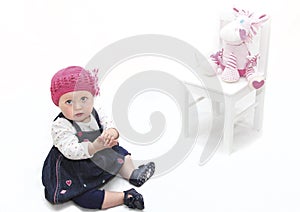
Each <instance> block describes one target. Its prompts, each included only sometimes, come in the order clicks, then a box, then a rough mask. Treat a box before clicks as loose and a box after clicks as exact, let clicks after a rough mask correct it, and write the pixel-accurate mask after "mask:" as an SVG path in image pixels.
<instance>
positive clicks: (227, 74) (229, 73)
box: [221, 53, 240, 82]
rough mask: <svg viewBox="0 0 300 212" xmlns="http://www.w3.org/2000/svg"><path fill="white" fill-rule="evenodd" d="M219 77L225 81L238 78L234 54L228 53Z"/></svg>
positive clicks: (234, 80) (233, 80) (232, 80)
mask: <svg viewBox="0 0 300 212" xmlns="http://www.w3.org/2000/svg"><path fill="white" fill-rule="evenodd" d="M221 77H222V80H224V81H225V82H236V81H238V80H239V79H240V75H239V72H238V70H237V65H236V56H235V55H234V54H232V53H231V54H230V56H229V58H228V61H227V63H226V66H225V69H224V70H223V72H222V75H221Z"/></svg>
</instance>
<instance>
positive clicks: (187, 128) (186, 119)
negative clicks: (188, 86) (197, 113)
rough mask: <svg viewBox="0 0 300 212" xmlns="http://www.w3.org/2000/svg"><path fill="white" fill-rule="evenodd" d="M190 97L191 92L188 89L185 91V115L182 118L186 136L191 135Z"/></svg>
mask: <svg viewBox="0 0 300 212" xmlns="http://www.w3.org/2000/svg"><path fill="white" fill-rule="evenodd" d="M189 102H190V99H189V93H188V91H185V92H184V94H183V113H182V114H183V115H182V119H183V122H182V124H183V127H182V129H183V131H184V132H183V133H184V136H185V137H189V135H190V118H189V116H190V108H189V107H190V105H189Z"/></svg>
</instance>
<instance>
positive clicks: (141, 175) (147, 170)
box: [129, 162, 155, 187]
mask: <svg viewBox="0 0 300 212" xmlns="http://www.w3.org/2000/svg"><path fill="white" fill-rule="evenodd" d="M154 171H155V164H154V163H153V162H149V163H147V164H146V165H141V166H139V168H138V169H135V170H134V171H133V172H132V174H131V176H130V179H129V182H130V183H131V184H132V185H135V186H137V187H140V186H141V185H143V184H144V183H145V182H146V181H147V180H149V178H150V177H152V175H153V174H154Z"/></svg>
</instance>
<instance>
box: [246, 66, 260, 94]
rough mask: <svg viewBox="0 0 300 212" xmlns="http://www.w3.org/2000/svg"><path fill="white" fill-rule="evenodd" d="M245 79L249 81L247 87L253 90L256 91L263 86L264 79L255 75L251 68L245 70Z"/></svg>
mask: <svg viewBox="0 0 300 212" xmlns="http://www.w3.org/2000/svg"><path fill="white" fill-rule="evenodd" d="M245 77H246V78H247V80H248V81H249V86H250V87H251V88H253V89H257V90H258V89H260V88H262V86H263V85H264V84H265V78H264V77H263V76H260V75H258V74H257V73H255V71H254V68H253V67H250V68H248V69H247V71H246V76H245Z"/></svg>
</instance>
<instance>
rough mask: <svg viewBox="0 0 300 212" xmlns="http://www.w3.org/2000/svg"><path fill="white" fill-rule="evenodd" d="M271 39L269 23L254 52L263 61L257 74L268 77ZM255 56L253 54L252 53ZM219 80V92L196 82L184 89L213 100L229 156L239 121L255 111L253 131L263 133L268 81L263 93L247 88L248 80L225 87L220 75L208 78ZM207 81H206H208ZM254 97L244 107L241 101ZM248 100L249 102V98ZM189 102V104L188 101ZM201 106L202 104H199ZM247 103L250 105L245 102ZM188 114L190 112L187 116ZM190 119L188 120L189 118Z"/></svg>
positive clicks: (262, 29)
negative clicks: (221, 122) (219, 117)
mask: <svg viewBox="0 0 300 212" xmlns="http://www.w3.org/2000/svg"><path fill="white" fill-rule="evenodd" d="M221 23H222V21H221ZM269 36H270V20H268V21H267V22H265V23H264V25H263V26H262V28H261V29H260V32H259V33H258V35H257V36H256V37H257V38H256V40H254V41H253V42H254V43H253V44H254V47H253V48H257V49H256V50H257V51H258V52H259V54H260V59H259V61H258V64H257V65H258V69H257V70H258V71H259V72H260V73H262V74H263V75H264V76H265V77H266V74H267V63H268V50H269ZM252 53H253V52H252ZM209 77H210V78H215V77H217V78H219V82H220V84H221V87H220V88H216V87H214V86H213V83H212V85H210V84H206V85H203V84H201V83H198V82H195V81H185V82H184V83H185V85H186V86H187V87H188V89H189V90H190V92H192V93H193V95H196V96H198V97H199V98H197V99H198V100H202V99H203V98H209V99H210V100H211V105H212V107H213V111H214V113H215V114H214V115H215V116H223V118H224V119H223V120H224V125H223V133H222V138H220V139H222V140H223V145H224V148H225V151H227V152H228V153H231V152H232V144H233V138H234V126H235V124H236V123H237V121H238V120H239V121H240V119H241V118H245V117H247V112H248V111H250V110H252V112H253V110H254V115H253V128H254V129H256V130H260V129H261V128H262V122H263V110H264V97H265V87H266V86H267V84H268V81H267V80H266V83H265V85H264V86H263V87H262V88H261V89H260V90H254V89H251V88H250V87H249V86H248V81H247V80H246V79H245V78H241V79H240V80H239V81H238V82H235V83H226V82H223V81H222V79H221V77H220V75H215V76H208V78H209ZM206 81H207V80H206ZM249 96H250V97H253V98H252V99H254V100H253V101H249V103H248V104H246V105H243V104H245V103H243V104H241V101H243V100H244V99H245V98H246V99H247V98H248V97H249ZM248 99H249V98H248ZM189 101H190V100H189ZM193 101H194V102H189V104H187V105H189V106H191V105H193V104H194V103H197V101H195V100H193ZM198 103H201V101H198ZM246 103H247V101H246ZM241 105H243V107H242V108H237V107H238V106H241ZM188 111H189V110H188V109H187V110H186V112H188ZM187 117H188V116H187ZM185 122H186V123H184V124H185V125H186V130H187V133H186V134H188V133H189V130H190V129H189V127H190V125H189V120H185Z"/></svg>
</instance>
